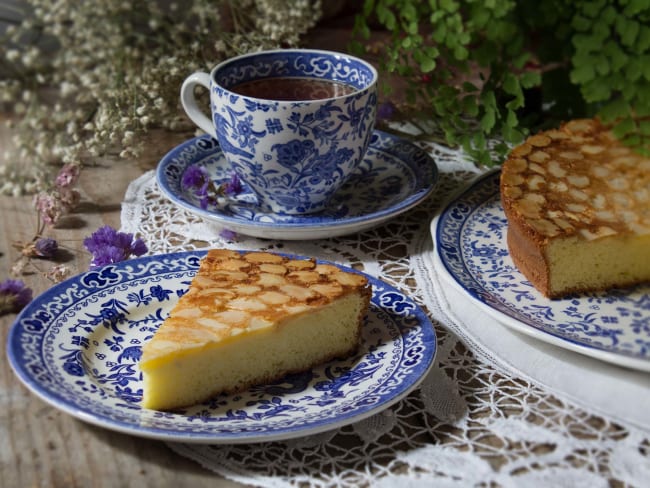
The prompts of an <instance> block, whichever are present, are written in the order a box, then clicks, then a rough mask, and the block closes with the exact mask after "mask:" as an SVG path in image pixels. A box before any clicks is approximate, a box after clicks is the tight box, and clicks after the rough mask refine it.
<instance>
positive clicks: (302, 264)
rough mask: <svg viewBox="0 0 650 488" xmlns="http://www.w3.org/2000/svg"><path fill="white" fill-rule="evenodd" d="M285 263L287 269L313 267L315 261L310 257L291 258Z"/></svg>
mask: <svg viewBox="0 0 650 488" xmlns="http://www.w3.org/2000/svg"><path fill="white" fill-rule="evenodd" d="M285 265H286V267H287V268H289V269H314V268H315V267H316V263H315V262H314V261H312V260H311V259H292V260H291V261H287V262H286V264H285Z"/></svg>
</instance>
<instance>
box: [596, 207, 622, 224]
mask: <svg viewBox="0 0 650 488" xmlns="http://www.w3.org/2000/svg"><path fill="white" fill-rule="evenodd" d="M594 217H595V218H597V219H598V220H605V221H607V222H614V221H616V220H618V218H617V217H616V215H614V212H611V211H609V210H599V211H598V212H594Z"/></svg>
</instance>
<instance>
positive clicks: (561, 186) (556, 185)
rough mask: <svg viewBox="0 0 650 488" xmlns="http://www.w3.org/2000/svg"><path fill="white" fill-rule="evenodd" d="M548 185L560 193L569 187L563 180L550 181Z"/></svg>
mask: <svg viewBox="0 0 650 488" xmlns="http://www.w3.org/2000/svg"><path fill="white" fill-rule="evenodd" d="M548 187H549V188H550V189H551V190H553V191H554V192H555V193H562V192H565V191H567V190H568V189H569V187H568V186H567V184H566V183H565V182H564V181H552V182H551V183H549V185H548Z"/></svg>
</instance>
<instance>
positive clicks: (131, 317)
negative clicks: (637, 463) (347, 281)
mask: <svg viewBox="0 0 650 488" xmlns="http://www.w3.org/2000/svg"><path fill="white" fill-rule="evenodd" d="M203 255H205V253H204V252H194V253H178V254H173V255H168V256H165V255H162V256H150V257H147V258H138V259H135V260H132V261H131V262H128V263H122V264H119V263H118V264H116V265H114V266H112V267H113V270H114V271H115V272H116V274H117V275H119V276H120V277H121V278H120V279H119V280H116V281H113V282H112V283H111V284H106V285H105V286H102V287H97V286H93V287H92V288H88V287H85V286H80V283H82V282H83V280H84V279H85V278H86V276H84V275H81V276H79V277H75V278H73V279H71V280H69V281H68V282H65V283H62V284H60V285H56V286H54V287H53V288H52V289H51V290H49V291H48V292H47V293H46V294H45V295H44V296H43V297H39V298H38V299H36V300H35V301H34V302H33V303H31V304H29V305H28V306H27V308H26V309H25V310H24V311H23V313H24V315H23V316H22V317H21V318H20V319H19V320H18V322H17V325H16V327H14V328H12V330H11V332H10V336H9V338H8V352H9V359H10V361H11V362H12V366H14V367H15V368H16V371H17V372H18V374H19V375H20V377H21V378H23V377H25V378H26V377H27V375H29V378H30V380H29V381H30V383H31V384H32V385H35V386H34V388H37V389H38V391H39V392H41V393H42V394H43V395H44V396H46V397H49V398H51V399H52V401H53V402H54V403H55V405H61V406H62V407H65V408H66V410H67V411H69V412H73V414H76V412H78V414H79V416H81V417H84V418H89V416H90V417H92V418H93V419H94V421H95V422H96V423H98V424H100V425H104V426H106V427H109V428H118V429H119V430H121V431H124V430H127V431H128V430H131V431H133V432H137V433H143V434H145V435H156V436H171V437H170V438H175V439H201V440H214V439H226V440H227V439H233V440H241V439H245V440H246V439H258V440H262V439H264V438H265V437H266V436H268V435H272V436H277V435H280V436H281V435H282V434H283V433H285V432H286V433H292V432H300V431H302V430H306V431H307V432H309V431H310V430H311V431H320V430H322V429H324V428H327V426H328V425H330V424H331V423H332V422H336V423H337V424H338V423H340V422H341V421H349V422H352V421H354V419H355V418H356V417H357V416H358V415H367V414H368V413H369V412H372V411H375V410H376V409H378V408H381V407H382V405H386V403H387V402H391V401H393V399H394V398H395V395H405V394H407V393H408V392H409V391H410V390H411V389H412V388H413V387H414V386H415V385H416V384H417V382H418V381H419V380H420V379H421V378H422V376H423V375H424V374H425V373H426V372H427V371H428V369H429V368H430V367H431V365H432V364H433V357H434V354H435V348H436V342H435V333H434V331H433V327H432V325H431V322H430V321H429V320H428V319H427V317H426V315H425V314H424V312H423V311H421V310H420V309H418V308H417V306H416V305H414V304H413V306H412V307H409V306H408V302H409V298H408V297H406V296H405V295H404V294H402V293H401V292H399V291H398V290H396V289H393V288H391V287H390V286H388V285H387V284H385V283H381V282H380V281H378V280H376V279H374V278H372V277H368V278H369V280H370V282H371V284H372V286H373V298H372V300H373V306H372V309H371V313H370V315H369V317H368V320H367V322H366V323H365V324H364V327H363V336H362V349H361V351H360V353H359V355H358V356H355V357H352V358H348V359H346V360H335V361H332V362H330V363H327V364H325V365H323V366H321V367H318V368H315V369H314V370H312V371H310V372H306V373H303V374H299V375H288V376H287V377H285V378H283V379H282V380H281V381H279V382H277V383H275V384H273V385H260V386H259V387H254V388H251V389H249V390H248V391H245V392H242V393H240V394H238V395H221V396H219V397H216V398H213V399H211V400H210V401H208V402H205V403H203V404H200V405H196V406H192V407H188V408H186V409H183V410H180V411H175V412H157V411H150V410H145V409H142V408H141V406H140V401H141V398H142V373H141V371H140V369H139V365H138V363H139V361H140V359H141V354H142V349H141V347H142V344H144V343H145V342H146V340H148V338H149V337H150V336H151V333H152V332H151V330H150V329H155V328H156V327H157V326H158V325H159V324H160V323H161V322H162V320H163V318H164V316H165V315H166V310H168V309H169V307H170V306H171V303H170V302H171V300H172V298H173V297H175V296H178V295H180V294H182V291H184V290H186V289H187V284H188V283H189V281H190V279H191V277H192V276H193V275H194V273H195V272H196V269H197V267H198V263H199V258H200V257H201V256H203ZM93 279H94V278H93ZM157 287H160V288H157ZM152 289H153V290H152ZM141 290H143V291H144V293H140V291H141ZM379 293H382V294H384V295H385V297H390V299H389V300H388V299H387V300H388V301H389V302H390V303H391V304H393V308H392V309H390V308H388V309H384V307H383V306H382V305H381V304H380V303H379V299H378V296H379V295H378V294H379ZM128 297H130V298H128ZM143 297H147V299H146V300H144V299H143ZM155 297H158V298H155ZM163 304H164V305H163ZM397 304H402V305H400V306H397ZM163 306H164V307H166V308H161V307H163ZM398 310H399V311H398ZM36 317H42V318H44V320H45V322H43V323H42V324H40V326H39V325H36V324H35V323H34V322H35V321H36V320H37V319H36ZM79 322H83V324H81V325H76V324H77V323H79ZM28 324H31V325H28ZM71 324H73V325H71ZM25 326H27V327H28V328H25ZM70 329H74V331H71V330H70ZM323 405H327V408H323Z"/></svg>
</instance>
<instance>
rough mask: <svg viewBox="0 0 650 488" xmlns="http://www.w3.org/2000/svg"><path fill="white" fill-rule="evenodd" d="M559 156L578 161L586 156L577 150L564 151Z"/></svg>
mask: <svg viewBox="0 0 650 488" xmlns="http://www.w3.org/2000/svg"><path fill="white" fill-rule="evenodd" d="M559 156H560V157H561V158H564V159H568V160H569V161H577V160H579V159H584V156H583V155H582V153H579V152H576V151H562V152H561V153H560V154H559Z"/></svg>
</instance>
